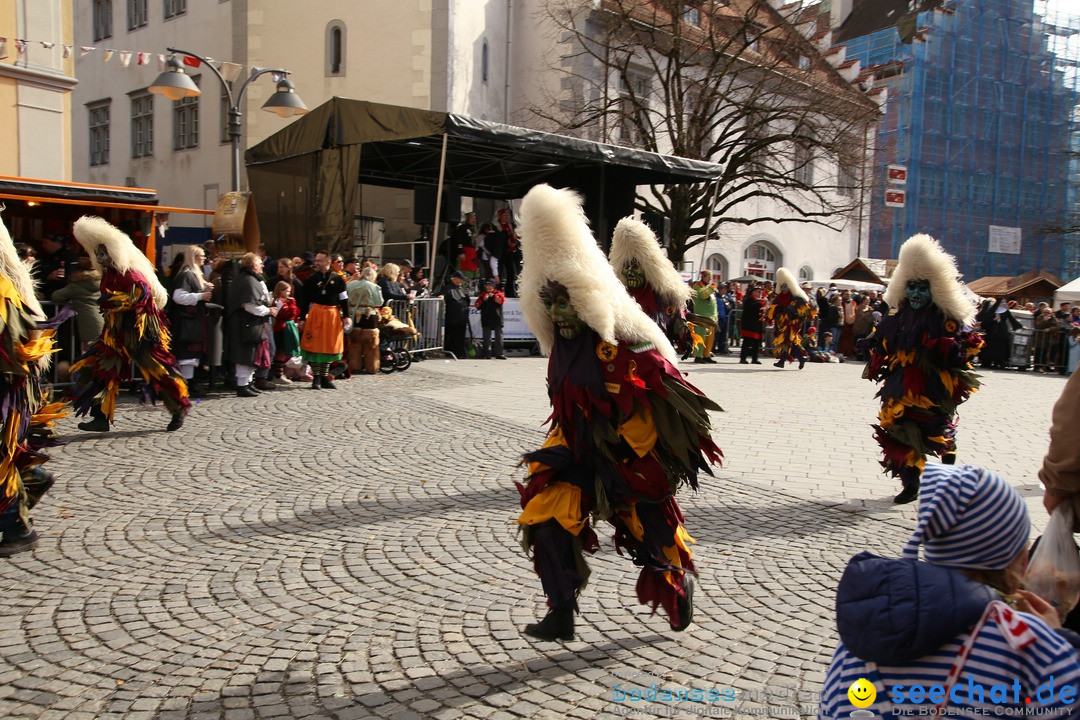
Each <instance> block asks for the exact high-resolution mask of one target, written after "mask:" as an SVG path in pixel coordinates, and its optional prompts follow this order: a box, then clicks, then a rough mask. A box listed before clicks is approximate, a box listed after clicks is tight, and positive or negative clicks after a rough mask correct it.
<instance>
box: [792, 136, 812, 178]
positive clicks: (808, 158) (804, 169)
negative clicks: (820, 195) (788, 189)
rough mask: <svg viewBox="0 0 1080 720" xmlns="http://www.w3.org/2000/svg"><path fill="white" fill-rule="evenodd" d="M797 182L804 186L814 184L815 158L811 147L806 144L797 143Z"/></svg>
mask: <svg viewBox="0 0 1080 720" xmlns="http://www.w3.org/2000/svg"><path fill="white" fill-rule="evenodd" d="M794 177H795V182H797V183H802V184H803V185H812V184H813V183H814V156H813V153H812V152H811V151H810V146H809V145H807V144H806V143H804V142H799V141H798V140H796V141H795V175H794Z"/></svg>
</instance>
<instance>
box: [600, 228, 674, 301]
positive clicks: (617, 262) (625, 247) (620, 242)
mask: <svg viewBox="0 0 1080 720" xmlns="http://www.w3.org/2000/svg"><path fill="white" fill-rule="evenodd" d="M631 260H637V262H638V266H639V267H640V268H641V271H642V273H644V275H645V282H647V283H648V284H649V286H650V287H651V288H652V289H653V290H654V291H655V292H656V294H657V296H659V297H661V298H663V299H664V301H666V302H672V303H674V304H675V306H676V307H680V306H682V305H685V304H686V301H687V300H689V299H690V295H691V290H690V286H689V285H688V284H687V283H686V281H685V280H683V279H682V276H681V275H679V271H678V270H676V269H675V266H674V265H672V264H671V260H669V259H668V257H667V255H665V254H664V252H663V250H661V248H660V243H659V242H658V241H657V239H656V234H655V233H654V232H653V231H652V230H651V229H649V226H648V225H646V224H645V223H643V222H641V221H639V220H635V219H634V218H632V217H625V218H623V219H622V220H620V221H619V224H618V225H616V226H615V234H614V235H612V236H611V252H610V253H609V254H608V261H609V262H610V263H611V267H613V268H614V269H615V275H616V277H622V271H623V270H624V269H625V268H626V266H627V265H629V264H630V261H631Z"/></svg>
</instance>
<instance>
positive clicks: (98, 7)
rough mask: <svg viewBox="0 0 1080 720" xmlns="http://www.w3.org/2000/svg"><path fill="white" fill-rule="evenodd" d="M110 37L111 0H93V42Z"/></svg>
mask: <svg viewBox="0 0 1080 720" xmlns="http://www.w3.org/2000/svg"><path fill="white" fill-rule="evenodd" d="M110 37H112V0H94V42H97V41H98V40H104V39H105V38H110Z"/></svg>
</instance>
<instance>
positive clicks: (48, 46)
mask: <svg viewBox="0 0 1080 720" xmlns="http://www.w3.org/2000/svg"><path fill="white" fill-rule="evenodd" d="M55 45H56V43H51V42H48V41H46V40H42V41H41V47H43V48H45V49H46V50H52V49H53V47H54V46H55Z"/></svg>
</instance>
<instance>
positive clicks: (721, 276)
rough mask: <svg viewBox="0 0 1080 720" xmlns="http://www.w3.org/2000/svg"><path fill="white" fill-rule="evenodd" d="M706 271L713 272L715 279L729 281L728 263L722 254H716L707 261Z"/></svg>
mask: <svg viewBox="0 0 1080 720" xmlns="http://www.w3.org/2000/svg"><path fill="white" fill-rule="evenodd" d="M705 269H706V270H712V274H713V277H714V278H715V279H717V280H727V279H728V262H727V259H726V258H724V256H723V255H721V254H720V253H714V254H712V255H710V256H709V259H708V260H706V261H705Z"/></svg>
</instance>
